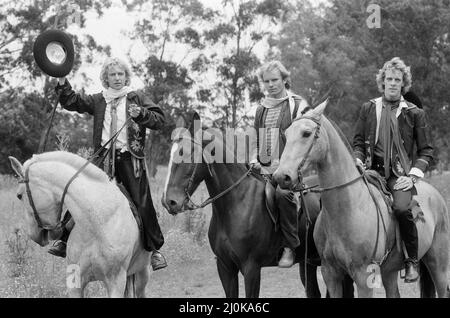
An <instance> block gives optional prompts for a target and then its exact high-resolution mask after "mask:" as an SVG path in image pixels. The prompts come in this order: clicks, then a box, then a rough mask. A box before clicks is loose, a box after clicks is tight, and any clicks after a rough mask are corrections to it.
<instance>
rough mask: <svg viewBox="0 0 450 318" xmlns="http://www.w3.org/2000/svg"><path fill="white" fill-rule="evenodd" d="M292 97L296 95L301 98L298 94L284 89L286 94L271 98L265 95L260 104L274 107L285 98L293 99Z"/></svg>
mask: <svg viewBox="0 0 450 318" xmlns="http://www.w3.org/2000/svg"><path fill="white" fill-rule="evenodd" d="M293 97H297V98H299V99H302V98H301V97H300V96H299V95H297V94H293V93H292V92H291V91H288V90H286V96H284V97H281V98H272V97H266V98H264V100H263V101H262V106H264V107H265V108H274V107H277V106H278V105H280V104H281V103H282V102H284V101H285V100H290V99H293ZM292 101H293V100H292Z"/></svg>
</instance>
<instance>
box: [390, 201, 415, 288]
mask: <svg viewBox="0 0 450 318" xmlns="http://www.w3.org/2000/svg"><path fill="white" fill-rule="evenodd" d="M396 215H397V220H398V223H399V225H400V234H401V236H402V239H403V241H404V242H405V247H406V252H407V253H408V259H406V260H405V272H406V274H405V283H413V282H415V281H417V279H418V278H419V270H418V269H419V262H418V260H419V258H418V244H419V240H418V235H417V228H416V224H415V223H414V218H413V215H412V212H411V210H406V211H402V212H400V211H397V213H396Z"/></svg>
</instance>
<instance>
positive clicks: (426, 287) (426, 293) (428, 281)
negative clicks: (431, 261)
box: [419, 260, 436, 298]
mask: <svg viewBox="0 0 450 318" xmlns="http://www.w3.org/2000/svg"><path fill="white" fill-rule="evenodd" d="M419 266H420V281H419V283H420V298H436V288H434V282H433V278H432V277H431V275H430V271H429V270H428V268H427V266H426V265H425V263H424V262H423V260H420V263H419Z"/></svg>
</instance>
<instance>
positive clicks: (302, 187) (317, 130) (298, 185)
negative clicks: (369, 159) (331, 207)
mask: <svg viewBox="0 0 450 318" xmlns="http://www.w3.org/2000/svg"><path fill="white" fill-rule="evenodd" d="M301 119H310V120H312V121H313V122H314V123H315V124H316V128H315V133H314V139H313V141H312V142H311V144H310V145H309V147H308V150H307V151H306V154H305V156H304V157H303V159H302V161H301V162H300V164H299V166H298V168H297V175H298V181H297V183H296V184H295V185H294V187H293V189H292V190H293V191H298V192H300V197H301V201H304V200H303V195H304V194H305V193H307V192H319V193H321V192H326V191H330V190H334V189H338V188H343V187H346V186H348V185H350V184H353V183H355V182H356V181H358V180H359V179H363V181H364V183H365V184H366V186H367V189H368V191H369V194H370V196H371V197H372V200H373V202H374V204H375V208H376V210H377V237H376V240H375V242H376V243H375V247H374V250H373V252H372V257H371V259H372V263H374V264H377V265H378V266H380V267H381V265H382V264H383V263H384V261H385V260H386V258H387V256H388V255H389V253H390V251H391V250H392V249H387V251H386V252H385V254H384V255H383V257H382V258H381V260H380V261H375V256H376V252H377V248H378V238H379V226H380V219H381V221H382V224H383V229H384V232H385V236H386V246H387V240H388V235H387V229H386V224H385V222H384V218H383V215H382V213H381V208H380V206H379V204H378V201H377V200H376V198H375V195H374V193H373V192H372V190H371V188H370V186H369V182H368V180H367V178H366V176H365V174H364V173H361V174H359V175H358V176H357V177H356V178H353V179H352V180H350V181H348V182H345V183H343V184H340V185H336V186H331V187H326V188H317V186H312V187H309V188H306V187H305V185H304V184H303V182H302V180H303V176H302V172H301V169H302V168H303V166H304V165H305V163H306V160H307V158H308V156H309V155H310V153H311V151H312V148H313V147H314V145H315V144H316V143H317V140H318V139H319V134H320V127H321V122H320V120H318V119H316V118H314V117H311V116H300V117H297V118H296V119H294V120H293V122H294V121H299V120H301ZM302 208H304V209H305V213H306V218H307V222H306V233H308V227H309V224H311V220H310V217H309V213H308V208H307V206H306V204H305V205H302ZM305 259H306V253H305Z"/></svg>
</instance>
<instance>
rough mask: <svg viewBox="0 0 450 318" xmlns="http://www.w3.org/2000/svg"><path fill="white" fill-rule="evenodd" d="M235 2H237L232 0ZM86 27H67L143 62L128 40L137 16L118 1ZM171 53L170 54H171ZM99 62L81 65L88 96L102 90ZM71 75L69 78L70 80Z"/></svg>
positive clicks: (138, 46) (209, 0)
mask: <svg viewBox="0 0 450 318" xmlns="http://www.w3.org/2000/svg"><path fill="white" fill-rule="evenodd" d="M234 1H238V0H234ZM325 1H326V0H310V2H311V3H313V4H319V3H323V2H325ZM201 2H203V4H204V5H205V6H206V7H210V8H214V9H217V8H218V7H220V6H221V5H220V2H221V0H201ZM85 18H86V25H85V27H84V28H83V29H79V28H77V27H76V26H71V27H69V28H68V30H67V31H68V32H69V33H70V32H71V31H72V32H77V33H79V32H81V33H85V34H89V35H91V36H92V37H94V39H95V40H96V41H97V43H98V44H101V45H110V46H111V54H112V55H113V56H116V57H119V58H122V59H124V60H128V57H127V54H128V51H129V50H130V54H131V57H132V58H133V59H134V60H136V61H139V60H143V59H144V57H145V54H143V52H145V47H144V45H143V44H142V42H141V41H136V40H133V41H132V40H130V38H129V36H128V34H129V33H130V32H131V31H132V30H133V25H134V23H135V21H136V18H137V16H134V15H133V13H130V12H127V11H126V10H125V8H124V7H123V5H122V3H121V1H120V0H113V5H112V7H111V8H109V9H107V10H105V11H104V15H103V16H102V17H101V18H98V16H97V14H96V13H94V12H91V13H88V14H86V16H85ZM170 50H172V51H170ZM264 50H265V48H264V47H262V48H261V49H260V50H257V51H258V52H260V55H261V56H260V58H263V57H264V53H265V52H264ZM167 53H168V54H169V55H172V56H173V58H174V60H175V61H177V57H180V58H179V59H178V60H181V56H183V55H184V52H182V50H180V48H179V47H176V46H175V47H169V52H167ZM101 63H102V61H95V63H94V64H92V65H86V66H82V68H81V71H82V72H84V73H86V75H87V77H88V78H89V79H90V80H91V83H90V85H89V86H88V87H85V89H86V92H87V93H94V92H98V91H100V90H102V89H103V88H102V86H101V83H100V81H99V80H98V76H99V74H100V70H101ZM70 76H71V74H69V75H68V77H69V78H70ZM82 81H83V80H82V78H81V77H79V76H75V78H74V85H75V86H78V85H82V84H83V83H82ZM131 86H132V87H133V88H142V87H143V86H144V83H143V82H142V81H141V80H140V79H139V78H137V77H133V78H132V81H131Z"/></svg>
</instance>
